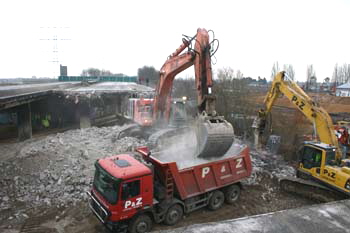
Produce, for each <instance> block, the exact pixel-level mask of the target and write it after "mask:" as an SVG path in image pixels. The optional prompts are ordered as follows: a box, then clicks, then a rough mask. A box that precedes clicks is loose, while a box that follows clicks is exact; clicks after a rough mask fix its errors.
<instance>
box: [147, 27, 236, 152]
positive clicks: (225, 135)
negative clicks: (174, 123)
mask: <svg viewBox="0 0 350 233" xmlns="http://www.w3.org/2000/svg"><path fill="white" fill-rule="evenodd" d="M192 41H194V42H195V45H194V49H192V48H191V43H192ZM211 44H212V43H209V35H208V31H207V30H205V29H201V28H199V29H198V30H197V34H196V35H195V36H194V37H192V38H189V39H183V40H182V44H181V45H180V47H179V48H178V49H176V51H175V52H174V53H172V54H171V55H170V56H169V57H168V59H167V60H166V62H165V63H164V65H163V66H162V68H161V70H160V77H159V82H158V85H157V88H156V95H155V99H154V108H153V110H154V111H153V120H154V122H156V123H157V124H161V125H164V123H168V121H169V118H170V106H171V90H172V87H173V81H174V78H175V76H176V75H177V74H178V73H180V72H182V71H184V70H185V69H187V68H189V67H190V66H192V65H194V70H195V85H196V90H197V101H198V119H197V125H196V133H197V141H198V156H199V157H214V156H222V155H223V154H224V153H225V152H226V151H227V150H228V149H229V148H230V147H231V145H232V142H233V127H232V125H231V124H230V123H228V122H227V121H226V120H225V119H224V118H223V117H222V116H217V114H216V111H215V97H214V95H213V94H212V86H213V79H212V68H211V56H212V54H211ZM186 48H188V51H186V52H184V53H183V51H184V50H185V49H186Z"/></svg>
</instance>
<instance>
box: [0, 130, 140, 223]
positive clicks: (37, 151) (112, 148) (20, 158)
mask: <svg viewBox="0 0 350 233" xmlns="http://www.w3.org/2000/svg"><path fill="white" fill-rule="evenodd" d="M120 128H121V127H119V126H113V127H103V128H96V127H92V128H87V129H78V130H70V131H66V132H64V133H58V134H55V135H50V136H47V137H45V138H41V139H31V140H28V141H26V142H25V143H23V142H18V143H13V144H12V145H11V147H6V150H5V148H4V150H2V149H3V148H0V154H1V156H4V158H9V159H6V160H4V161H2V162H0V170H1V177H0V187H1V189H0V221H1V220H5V219H12V218H13V217H15V218H25V217H26V216H28V215H27V214H26V213H25V212H29V211H32V210H35V209H36V208H39V207H52V206H55V207H57V208H61V207H68V206H72V205H73V206H74V205H75V204H77V203H78V202H81V201H84V200H87V195H86V191H88V190H89V189H90V187H91V182H92V178H93V173H94V163H95V161H96V160H97V159H99V158H103V157H106V156H111V155H113V154H118V153H122V152H127V151H132V150H133V149H134V148H135V147H137V146H144V145H145V144H146V143H145V141H144V140H140V139H137V138H131V137H124V138H121V139H117V140H116V138H117V136H116V135H118V133H119V130H120ZM6 153H7V154H11V155H12V156H6ZM6 211H7V212H6ZM2 213H8V214H2Z"/></svg>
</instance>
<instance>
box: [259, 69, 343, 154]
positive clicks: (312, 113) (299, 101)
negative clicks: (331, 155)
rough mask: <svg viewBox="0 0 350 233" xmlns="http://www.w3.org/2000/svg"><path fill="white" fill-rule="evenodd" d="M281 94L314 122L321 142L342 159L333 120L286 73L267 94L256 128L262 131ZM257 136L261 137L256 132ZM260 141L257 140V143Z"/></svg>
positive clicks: (277, 78)
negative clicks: (330, 146) (332, 147)
mask: <svg viewBox="0 0 350 233" xmlns="http://www.w3.org/2000/svg"><path fill="white" fill-rule="evenodd" d="M281 94H283V95H284V96H286V97H287V98H288V99H289V100H290V101H291V102H292V103H293V104H294V106H295V107H296V108H297V109H298V110H299V111H300V112H302V113H303V114H304V116H305V117H306V118H307V119H309V121H310V122H312V124H313V126H314V132H315V134H316V135H317V136H318V138H319V140H320V141H321V142H323V143H326V144H330V145H333V146H335V147H336V148H338V150H337V158H341V153H340V150H339V145H338V140H337V137H336V135H335V133H334V128H333V123H332V119H331V117H330V116H329V114H328V113H327V111H326V110H325V109H324V108H322V107H321V106H319V105H318V104H317V103H316V102H314V101H313V100H312V99H311V98H310V97H309V96H308V95H307V94H306V93H305V92H304V91H303V90H302V89H301V88H300V87H299V86H298V84H296V83H295V82H294V81H293V80H291V79H289V78H288V77H287V75H286V74H285V72H279V73H278V74H277V75H276V77H275V79H274V80H273V82H272V84H271V88H270V90H269V92H268V93H267V95H266V97H265V100H264V105H265V109H262V110H260V112H259V116H258V119H257V120H258V123H256V124H255V128H256V129H257V130H258V131H260V132H261V131H262V130H263V129H262V128H264V125H265V124H264V123H265V121H266V117H267V114H268V113H269V112H270V111H271V109H272V106H273V105H274V103H275V101H276V99H277V97H279V96H280V95H281ZM255 135H259V133H258V132H256V134H255ZM257 141H259V140H256V142H257Z"/></svg>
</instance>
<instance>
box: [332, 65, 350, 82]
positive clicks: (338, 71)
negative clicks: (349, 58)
mask: <svg viewBox="0 0 350 233" xmlns="http://www.w3.org/2000/svg"><path fill="white" fill-rule="evenodd" d="M332 81H333V82H334V84H335V85H336V86H338V85H340V84H343V83H346V82H349V81H350V64H343V65H342V66H340V65H338V64H336V65H335V66H334V71H333V77H332Z"/></svg>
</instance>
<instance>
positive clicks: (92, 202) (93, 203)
mask: <svg viewBox="0 0 350 233" xmlns="http://www.w3.org/2000/svg"><path fill="white" fill-rule="evenodd" d="M87 194H88V196H89V197H90V198H89V206H90V209H91V210H92V212H94V214H95V215H96V216H97V218H98V219H99V220H100V221H101V222H102V223H105V222H106V220H107V217H108V211H107V210H106V209H105V208H104V207H103V206H102V205H101V204H100V203H99V202H98V201H97V200H96V198H95V197H94V196H93V195H92V194H91V193H90V192H88V193H87Z"/></svg>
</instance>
